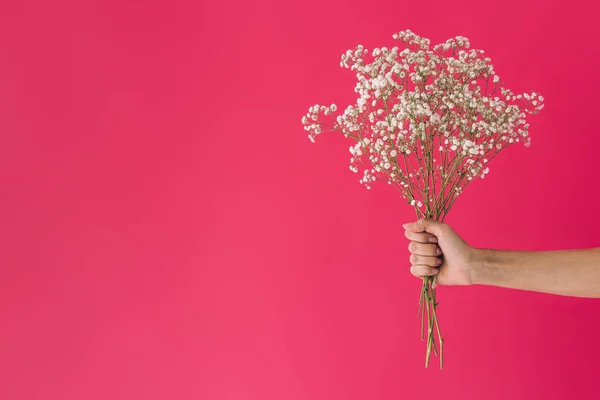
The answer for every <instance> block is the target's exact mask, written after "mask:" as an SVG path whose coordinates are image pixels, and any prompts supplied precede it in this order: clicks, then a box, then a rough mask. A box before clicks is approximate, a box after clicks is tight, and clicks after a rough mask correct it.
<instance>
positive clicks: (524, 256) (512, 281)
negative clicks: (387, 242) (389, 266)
mask: <svg viewBox="0 0 600 400" xmlns="http://www.w3.org/2000/svg"><path fill="white" fill-rule="evenodd" d="M403 227H404V229H405V235H406V237H407V238H408V239H409V240H410V244H409V246H408V249H409V250H410V252H411V255H410V262H411V265H412V266H411V267H410V272H411V273H412V274H413V275H414V276H416V277H419V278H422V277H423V276H431V275H437V283H438V284H440V285H490V286H499V287H505V288H511V289H521V290H532V291H536V292H544V293H552V294H559V295H565V296H575V297H594V298H600V248H595V249H582V250H560V251H539V252H534V251H508V250H488V249H477V248H474V247H471V246H469V245H468V244H467V242H465V241H464V240H463V239H462V238H461V237H460V236H459V235H458V234H457V233H456V232H455V231H454V230H453V229H452V228H451V227H450V226H449V225H448V224H444V223H440V222H436V221H432V220H426V219H420V220H418V221H416V222H411V223H407V224H404V225H403Z"/></svg>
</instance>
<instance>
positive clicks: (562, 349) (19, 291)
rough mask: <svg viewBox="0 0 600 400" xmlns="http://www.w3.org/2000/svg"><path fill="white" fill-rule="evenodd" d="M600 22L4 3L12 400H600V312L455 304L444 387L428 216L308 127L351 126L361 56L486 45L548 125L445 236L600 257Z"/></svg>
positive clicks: (443, 13) (500, 10) (3, 375)
mask: <svg viewBox="0 0 600 400" xmlns="http://www.w3.org/2000/svg"><path fill="white" fill-rule="evenodd" d="M250 3H254V4H250ZM586 3H587V4H586ZM595 4H596V3H595V2H592V1H588V2H584V1H577V0H575V1H574V0H572V1H566V2H557V3H553V2H548V1H544V0H540V1H523V0H508V1H502V2H482V1H467V0H463V1H447V2H442V1H429V2H427V4H425V3H422V2H417V1H410V2H409V1H387V2H385V1H378V0H372V1H367V2H364V1H361V2H357V1H345V2H342V1H338V2H326V1H322V0H321V1H313V0H305V1H302V2H294V1H280V0H270V1H267V0H264V1H259V2H247V1H239V2H237V3H235V4H234V3H223V2H219V1H212V2H208V1H202V0H201V1H200V2H198V1H133V0H128V1H122V0H120V1H95V2H94V1H76V0H73V1H52V2H51V1H26V0H24V1H4V2H3V3H2V5H1V6H0V60H1V61H0V132H1V138H2V141H1V143H0V154H1V156H0V162H1V166H0V168H1V169H0V176H1V177H2V188H3V190H2V195H1V196H0V221H1V229H0V234H1V237H0V272H1V274H0V398H1V399H6V400H21V399H28V400H29V399H41V400H50V399H60V400H71V399H78V400H79V399H86V400H96V399H110V400H116V399H128V400H131V399H144V400H151V399H170V400H178V399H206V400H243V399H248V400H282V399H285V400H296V399H297V400H321V399H322V400H337V399H340V400H342V399H343V400H351V399H356V400H365V399H369V400H377V399H417V398H425V396H428V397H426V398H432V399H433V398H439V399H461V400H463V399H480V398H483V399H489V400H493V399H506V398H510V399H512V400H520V399H532V398H543V399H547V400H550V399H576V398H595V397H597V396H598V394H597V382H598V378H597V376H598V371H599V368H598V359H599V358H600V347H599V346H598V345H597V339H598V337H599V336H600V322H599V321H600V318H599V313H600V301H598V300H584V299H575V298H565V297H557V296H550V295H543V294H536V293H526V292H518V291H511V290H501V289H495V288H486V287H471V288H442V289H441V290H440V293H439V298H440V300H441V305H440V308H439V312H440V316H441V324H442V328H443V330H444V333H445V338H446V366H447V369H446V370H444V371H439V370H438V369H437V367H435V366H436V364H435V363H434V368H430V369H429V370H425V369H424V368H423V361H424V351H425V350H424V345H423V343H422V342H421V341H420V340H419V339H418V336H419V325H418V321H417V319H416V318H415V317H416V311H417V300H418V291H419V287H420V282H419V281H418V280H416V279H414V278H412V277H411V276H410V275H409V272H408V251H407V248H406V247H407V242H406V241H405V239H404V237H403V233H402V230H401V227H400V224H401V223H402V222H406V221H407V220H411V219H412V216H413V214H412V211H411V210H410V209H409V208H408V207H407V206H405V205H403V204H402V203H401V202H400V200H399V198H398V197H397V195H396V194H395V193H394V192H393V191H392V190H391V189H390V188H389V187H388V186H387V185H376V186H375V187H374V190H372V191H370V192H368V191H366V190H365V189H364V188H363V187H361V186H360V185H359V184H358V183H357V182H356V181H357V179H358V178H357V176H356V175H354V174H353V173H352V172H350V171H349V169H348V166H347V162H348V156H349V155H348V151H347V148H348V146H349V142H347V141H344V139H343V138H341V137H337V136H335V135H334V136H322V137H321V138H320V139H321V140H320V141H318V142H317V144H315V145H312V144H311V143H310V142H309V140H308V139H307V137H306V135H305V132H304V131H303V130H302V125H301V123H300V118H301V116H302V114H303V113H305V112H306V110H307V108H308V106H310V105H312V104H314V103H321V104H324V103H330V102H336V103H337V104H338V105H339V106H340V107H345V105H346V104H348V103H349V102H352V101H355V94H354V93H353V91H352V88H353V86H354V80H355V78H354V76H353V74H352V73H350V72H348V71H345V70H343V69H341V68H340V67H339V57H340V54H341V53H342V52H343V51H345V50H346V49H347V48H350V47H353V46H354V45H356V44H359V43H362V44H364V45H365V46H367V47H368V48H369V49H372V48H373V47H374V46H382V45H387V46H390V45H391V46H393V45H394V41H393V40H392V38H391V35H392V34H393V33H394V32H396V31H399V30H401V29H406V28H409V29H411V30H413V31H415V32H416V33H418V34H420V35H423V36H426V37H430V38H431V39H432V40H433V42H434V43H436V42H439V41H441V40H445V39H446V38H448V37H450V36H454V35H464V36H467V37H469V38H470V39H471V41H472V44H473V46H474V47H476V48H483V49H485V50H486V52H487V53H488V54H489V55H490V56H491V57H492V59H493V61H494V64H495V66H496V70H497V71H498V73H499V74H500V76H501V77H502V78H503V79H504V80H505V81H506V82H507V86H509V87H511V88H512V89H513V90H515V91H522V90H537V91H539V92H541V93H542V94H543V95H544V97H545V98H546V108H545V109H544V110H543V112H542V113H541V114H540V115H539V116H537V117H534V118H532V120H531V121H532V127H531V134H532V137H533V144H532V147H531V148H529V149H526V148H524V147H522V146H514V147H513V148H511V149H509V150H508V151H506V152H505V153H504V155H503V157H499V158H498V159H497V161H495V162H494V163H493V165H492V169H491V173H490V175H489V176H488V178H486V179H485V181H479V182H477V184H476V185H473V186H472V187H470V188H469V189H468V190H467V191H466V192H465V194H464V196H463V198H462V199H460V200H459V201H458V202H457V205H456V207H455V208H454V209H453V211H452V213H451V216H450V217H449V222H451V223H452V224H453V225H454V226H455V227H456V229H458V231H459V232H461V233H462V234H463V235H464V237H465V238H466V239H467V240H468V241H470V242H471V243H472V244H473V245H475V246H486V247H503V248H513V249H560V248H569V247H586V246H594V245H595V246H598V245H599V244H600V242H599V239H600V234H599V233H598V228H597V226H598V222H599V217H600V214H599V211H598V209H599V207H598V194H599V189H598V184H597V182H598V172H599V168H598V164H597V160H598V149H599V147H600V134H599V129H598V95H597V94H598V91H599V90H600V87H599V85H600V82H599V80H598V70H600V50H599V47H598V38H599V37H600V24H599V23H598V21H597V15H598V13H597V12H598V10H597V9H595V8H594V7H595Z"/></svg>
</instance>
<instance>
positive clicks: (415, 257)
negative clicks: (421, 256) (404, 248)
mask: <svg viewBox="0 0 600 400" xmlns="http://www.w3.org/2000/svg"><path fill="white" fill-rule="evenodd" d="M417 261H418V258H417V256H416V255H415V254H411V255H410V262H411V263H413V264H416V263H417Z"/></svg>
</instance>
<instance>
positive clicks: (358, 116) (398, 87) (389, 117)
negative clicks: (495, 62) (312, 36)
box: [302, 30, 544, 368]
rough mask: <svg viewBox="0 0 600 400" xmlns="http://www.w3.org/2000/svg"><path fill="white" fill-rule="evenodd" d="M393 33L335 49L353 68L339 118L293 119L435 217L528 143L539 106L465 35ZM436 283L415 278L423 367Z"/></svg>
mask: <svg viewBox="0 0 600 400" xmlns="http://www.w3.org/2000/svg"><path fill="white" fill-rule="evenodd" d="M393 37H394V39H397V40H399V41H400V42H401V44H402V47H403V49H399V48H398V47H397V46H394V47H392V48H387V47H382V48H375V49H374V50H373V51H372V52H371V54H370V56H369V53H368V51H367V49H365V48H364V47H363V46H362V45H358V46H357V47H356V48H355V49H352V50H348V51H346V53H345V54H343V55H342V58H341V62H340V65H341V66H342V67H344V68H348V69H350V70H351V71H355V72H356V78H357V80H358V82H357V83H356V86H355V88H354V91H355V92H356V93H358V95H359V97H358V99H357V101H356V104H351V105H349V106H348V107H347V108H346V109H345V111H344V112H343V113H339V114H338V115H336V111H337V107H336V105H335V104H331V105H330V106H323V105H318V104H316V105H314V106H312V107H310V108H309V111H308V113H307V114H306V115H305V116H303V117H302V123H303V125H304V129H305V130H306V131H308V137H309V139H310V140H311V141H313V142H314V140H315V138H316V137H317V136H318V135H320V134H321V133H323V132H330V131H333V132H339V133H341V134H343V135H344V136H345V137H346V138H351V139H353V142H354V143H353V145H352V146H350V155H351V157H350V169H351V170H352V171H353V172H355V173H359V171H361V172H362V173H361V177H360V183H361V184H363V185H365V186H366V188H367V189H371V185H372V184H373V182H375V181H378V180H379V181H384V182H387V183H388V184H389V185H391V186H393V187H394V188H396V189H397V190H398V191H399V192H400V194H401V196H402V198H403V199H405V201H406V202H407V203H408V204H410V205H411V206H413V207H414V209H415V212H416V214H417V217H419V218H430V219H435V220H437V221H443V220H444V218H445V217H446V215H447V214H448V211H449V210H450V208H451V207H452V205H453V204H454V202H455V201H456V199H457V198H458V196H459V195H460V194H461V193H462V192H463V190H464V188H465V187H466V186H467V185H468V184H469V183H470V182H471V181H473V179H475V178H479V177H480V178H484V177H485V176H486V174H487V173H488V171H489V168H488V164H489V162H490V161H491V160H492V159H493V158H494V157H496V155H497V154H498V153H500V152H501V151H502V150H503V149H505V148H506V147H507V146H509V145H511V144H513V143H518V142H523V143H524V144H525V146H529V143H530V138H529V124H528V123H527V120H526V118H527V115H529V114H537V113H538V112H539V110H541V109H542V108H543V101H544V98H543V97H542V96H540V95H539V94H538V93H536V92H531V93H523V94H515V93H513V92H512V91H510V90H509V89H507V88H505V87H503V86H502V84H501V82H500V78H499V77H498V75H496V73H495V71H494V67H493V66H492V64H491V60H490V58H489V57H487V56H485V54H484V51H483V50H475V49H471V50H469V48H470V42H469V40H468V39H467V38H466V37H463V36H457V37H455V38H452V39H449V40H447V41H446V42H445V43H441V44H438V45H435V46H433V47H430V40H429V39H427V38H423V37H420V36H418V35H416V34H414V33H413V32H411V31H410V30H405V31H401V32H399V33H397V34H394V35H393ZM435 283H436V282H435V277H425V278H424V279H423V287H422V289H421V294H420V300H419V313H418V316H420V317H421V339H422V340H425V335H424V332H425V331H426V332H427V339H426V343H427V350H426V356H425V366H426V367H427V366H428V365H429V360H430V356H431V353H432V351H433V353H435V354H436V355H439V359H440V368H443V345H444V340H443V338H442V335H441V331H440V326H439V322H438V317H437V305H438V302H437V299H436V284H435ZM425 321H426V324H427V329H426V330H425V328H424V326H425ZM436 333H437V342H438V344H439V348H438V345H437V344H436V340H435V338H434V335H435V334H436Z"/></svg>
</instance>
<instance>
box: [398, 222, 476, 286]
mask: <svg viewBox="0 0 600 400" xmlns="http://www.w3.org/2000/svg"><path fill="white" fill-rule="evenodd" d="M402 226H403V227H404V229H405V230H406V231H405V235H406V237H407V238H408V239H409V240H411V242H410V244H409V245H408V249H409V251H410V252H411V255H410V263H411V265H412V266H411V267H410V272H411V273H412V274H413V275H414V276H416V277H419V278H422V277H424V276H431V275H437V283H438V284H440V285H471V284H473V275H474V273H475V266H476V265H477V261H476V258H477V249H474V248H473V247H471V246H469V245H468V244H467V243H466V242H465V241H464V240H463V239H462V238H461V237H460V236H458V234H457V233H456V232H454V230H453V229H452V228H451V227H450V225H448V224H444V223H441V222H436V221H433V220H428V219H420V220H418V221H416V222H411V223H407V224H404V225H402Z"/></svg>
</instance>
